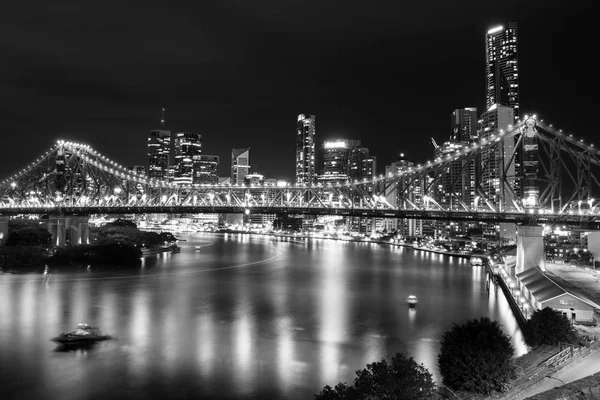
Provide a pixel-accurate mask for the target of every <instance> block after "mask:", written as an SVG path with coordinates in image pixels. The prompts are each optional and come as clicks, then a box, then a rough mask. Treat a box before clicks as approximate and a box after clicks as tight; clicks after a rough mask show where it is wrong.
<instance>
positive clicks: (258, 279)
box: [0, 234, 527, 399]
mask: <svg viewBox="0 0 600 400" xmlns="http://www.w3.org/2000/svg"><path fill="white" fill-rule="evenodd" d="M180 245H181V247H182V252H181V253H178V254H161V255H156V256H153V257H150V258H148V259H146V260H145V262H144V269H142V270H140V271H131V270H129V271H121V272H120V271H102V269H101V268H98V267H93V268H92V270H91V271H90V272H81V273H79V272H59V273H57V272H56V271H54V272H53V273H52V274H51V279H50V281H49V282H47V283H44V282H43V281H42V279H41V277H40V276H38V275H6V274H4V275H0V321H1V323H0V359H1V360H2V365H4V366H6V365H10V366H11V368H8V369H7V368H6V367H2V365H0V398H2V399H9V398H12V397H15V398H30V399H36V398H39V399H42V398H52V397H56V398H58V397H61V398H108V397H111V398H132V399H142V398H144V399H145V398H148V397H156V396H159V397H160V396H163V397H169V398H190V397H200V396H204V397H210V398H240V397H241V398H244V397H255V398H298V399H301V398H312V395H313V394H315V393H317V392H318V391H319V390H320V388H321V387H322V386H323V385H325V384H329V385H335V384H336V383H337V382H339V381H346V382H351V381H352V379H353V378H354V371H355V370H357V369H360V368H363V367H364V366H365V364H366V363H370V362H373V361H377V360H379V359H381V358H382V357H391V356H392V355H393V354H395V353H396V352H398V351H400V352H404V353H405V354H407V355H408V356H412V357H414V358H415V360H416V361H417V362H419V363H423V364H424V365H425V366H426V367H427V368H428V369H429V370H430V371H431V372H432V373H433V374H434V378H436V379H438V378H439V376H438V372H437V365H436V363H437V354H438V350H439V340H440V339H441V336H442V334H443V332H444V331H445V330H447V329H449V328H450V327H451V326H452V323H454V322H456V323H463V322H465V321H466V320H468V319H472V318H479V317H481V316H484V315H487V316H489V317H490V318H492V319H497V320H499V321H500V323H501V324H502V325H503V327H504V329H505V331H506V332H507V333H508V334H510V335H512V336H513V345H514V346H515V349H516V353H517V354H516V355H521V354H523V353H524V352H526V351H527V350H526V347H525V345H524V343H523V339H522V334H521V331H520V330H519V327H518V324H517V323H516V320H515V318H514V316H513V315H512V313H511V311H510V308H509V306H508V303H507V302H506V299H505V298H504V295H503V293H502V291H501V290H500V289H499V288H496V287H495V286H493V285H492V286H491V287H490V292H489V295H488V294H487V293H486V275H485V270H484V269H483V268H480V267H471V266H470V265H469V264H468V262H466V261H464V260H456V259H450V258H448V257H445V256H442V255H439V254H432V253H427V252H423V251H418V252H414V251H412V250H410V249H405V248H401V247H388V246H382V245H377V244H373V243H369V244H365V243H352V242H336V241H328V240H315V241H309V240H296V239H281V240H280V239H274V238H269V237H251V236H248V235H221V236H219V235H200V234H198V235H191V236H189V237H188V241H187V242H181V243H180ZM197 245H201V249H200V250H196V249H195V246H197ZM274 256H276V257H275V258H274V259H272V260H270V261H268V262H265V263H262V264H261V263H255V264H249V263H253V262H255V261H258V260H264V259H270V258H272V257H274ZM235 266H240V267H235ZM222 267H228V269H225V270H222V271H218V270H215V269H218V268H222ZM229 267H234V268H229ZM114 277H119V279H113V278H114ZM82 278H85V279H82ZM107 278H110V279H107ZM409 294H415V295H417V296H418V297H419V303H418V305H417V307H416V308H414V309H410V308H408V307H407V305H406V302H405V301H406V297H407V296H408V295H409ZM78 322H89V323H92V324H97V325H99V326H100V328H101V329H102V330H103V331H105V332H106V333H109V334H112V335H114V336H116V338H117V339H116V340H113V341H109V342H103V343H100V344H99V345H97V346H95V347H94V348H93V349H90V350H88V351H76V352H66V353H57V352H53V351H52V350H53V349H54V347H55V346H54V344H53V343H51V342H50V341H49V339H50V338H51V337H52V336H55V335H56V334H58V333H60V332H63V331H66V330H69V329H72V328H73V326H74V325H75V324H77V323H78ZM17 393H18V395H17Z"/></svg>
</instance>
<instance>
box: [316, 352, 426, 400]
mask: <svg viewBox="0 0 600 400" xmlns="http://www.w3.org/2000/svg"><path fill="white" fill-rule="evenodd" d="M434 393H435V384H434V382H433V379H432V376H431V374H430V373H429V371H428V370H427V369H426V368H425V367H424V366H423V365H419V364H417V363H416V362H415V360H413V359H412V357H411V358H407V357H405V356H404V355H402V354H400V353H398V354H396V355H395V356H394V357H393V358H392V359H391V360H390V361H387V360H385V359H382V360H381V361H379V362H374V363H373V364H367V368H365V369H362V370H358V371H356V378H355V379H354V384H353V385H352V386H348V385H347V384H346V383H338V384H337V385H336V386H335V388H331V387H330V386H325V387H324V388H323V390H322V391H321V393H319V394H318V395H315V398H316V399H317V400H336V399H347V400H359V399H390V400H394V399H396V400H404V399H406V400H409V399H411V400H412V399H415V400H418V399H431V398H432V397H433V396H434Z"/></svg>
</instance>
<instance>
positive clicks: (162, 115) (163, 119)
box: [160, 107, 165, 128]
mask: <svg viewBox="0 0 600 400" xmlns="http://www.w3.org/2000/svg"><path fill="white" fill-rule="evenodd" d="M160 126H161V127H163V128H164V127H165V108H164V107H163V109H162V111H161V115H160Z"/></svg>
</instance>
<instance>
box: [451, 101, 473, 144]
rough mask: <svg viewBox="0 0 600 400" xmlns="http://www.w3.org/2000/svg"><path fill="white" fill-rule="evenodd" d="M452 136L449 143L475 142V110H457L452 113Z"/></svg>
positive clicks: (470, 108)
mask: <svg viewBox="0 0 600 400" xmlns="http://www.w3.org/2000/svg"><path fill="white" fill-rule="evenodd" d="M451 128H452V134H451V135H450V141H451V142H454V143H465V144H469V143H474V142H476V141H477V139H478V136H477V109H476V108H472V107H469V108H457V109H456V110H454V111H453V112H452V118H451Z"/></svg>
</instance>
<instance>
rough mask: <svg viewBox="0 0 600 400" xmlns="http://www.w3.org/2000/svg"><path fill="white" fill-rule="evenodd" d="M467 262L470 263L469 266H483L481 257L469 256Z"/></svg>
mask: <svg viewBox="0 0 600 400" xmlns="http://www.w3.org/2000/svg"><path fill="white" fill-rule="evenodd" d="M469 262H470V263H471V265H477V266H480V265H483V260H482V259H481V257H476V256H471V259H470V260H469Z"/></svg>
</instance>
